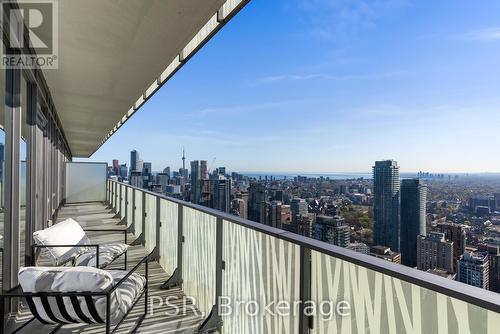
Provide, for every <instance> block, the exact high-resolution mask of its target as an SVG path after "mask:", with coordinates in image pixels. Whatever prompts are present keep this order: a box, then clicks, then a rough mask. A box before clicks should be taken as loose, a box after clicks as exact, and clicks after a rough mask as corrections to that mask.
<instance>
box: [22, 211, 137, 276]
mask: <svg viewBox="0 0 500 334" xmlns="http://www.w3.org/2000/svg"><path fill="white" fill-rule="evenodd" d="M85 232H120V233H123V234H124V235H125V239H124V241H125V243H123V244H122V243H112V244H104V245H97V244H92V243H91V242H90V239H89V238H88V237H87V235H86V234H85ZM33 239H34V240H35V244H34V245H33V246H32V259H33V265H36V258H37V253H38V251H39V250H45V251H46V252H45V253H47V254H48V256H49V258H50V262H51V264H52V266H63V265H68V264H70V265H73V266H91V267H96V268H101V269H103V268H105V267H107V266H108V265H109V264H111V263H112V262H113V261H115V260H116V259H117V258H119V257H120V256H121V255H124V257H125V269H127V250H128V247H129V246H128V245H127V230H126V229H83V228H82V227H81V226H80V224H78V223H77V222H76V221H75V220H73V219H71V218H69V219H66V220H64V221H62V222H60V223H58V224H55V225H53V226H51V227H49V228H46V229H44V230H41V231H36V232H35V233H33Z"/></svg>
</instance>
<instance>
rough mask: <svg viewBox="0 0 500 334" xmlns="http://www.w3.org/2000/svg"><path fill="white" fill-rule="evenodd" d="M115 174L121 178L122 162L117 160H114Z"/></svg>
mask: <svg viewBox="0 0 500 334" xmlns="http://www.w3.org/2000/svg"><path fill="white" fill-rule="evenodd" d="M113 173H114V174H115V175H117V176H120V162H119V161H118V160H116V159H114V160H113Z"/></svg>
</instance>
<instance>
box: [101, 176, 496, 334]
mask: <svg viewBox="0 0 500 334" xmlns="http://www.w3.org/2000/svg"><path fill="white" fill-rule="evenodd" d="M107 189H108V192H107V194H108V201H109V203H110V204H111V205H112V207H113V209H114V210H115V211H116V212H117V214H119V215H120V217H121V218H122V219H123V220H125V221H126V223H127V225H129V226H130V228H131V229H132V230H133V231H134V233H135V235H136V237H137V238H138V240H139V241H140V242H142V243H143V244H144V246H145V247H146V248H147V249H148V250H150V251H153V250H156V254H157V259H158V261H159V263H160V265H161V266H162V268H163V269H164V270H165V271H166V272H167V273H168V274H170V275H172V278H171V279H170V281H169V282H167V283H168V284H171V285H177V286H182V289H183V292H184V293H185V294H186V295H187V296H189V297H191V298H192V299H193V300H194V301H195V304H196V306H197V307H198V309H199V310H201V311H202V312H204V313H205V315H206V316H207V318H211V319H212V320H213V319H215V322H214V323H215V324H217V326H220V325H221V324H222V328H221V330H222V332H223V333H231V334H232V333H318V334H319V333H321V334H323V333H394V334H399V333H473V334H493V333H498V328H500V313H499V312H500V297H499V295H498V294H495V293H492V292H490V291H486V290H482V289H478V288H474V287H471V286H467V285H464V284H462V283H459V282H456V281H452V280H448V279H445V278H442V277H438V276H435V275H432V274H429V273H426V272H422V271H417V270H414V269H411V268H408V267H404V266H401V265H397V264H394V263H390V262H387V261H384V260H381V259H377V258H373V257H370V256H368V255H364V254H360V253H356V252H353V251H350V250H347V249H344V248H339V247H336V246H333V245H330V244H326V243H322V242H319V241H316V240H313V239H309V238H306V237H302V236H299V235H295V234H292V233H289V232H286V231H283V230H278V229H274V228H270V227H268V226H265V225H262V224H258V223H254V222H251V221H247V220H243V219H240V218H239V217H235V216H231V215H228V214H226V213H223V212H219V211H215V210H213V209H209V208H205V207H201V206H198V205H195V204H191V203H187V202H184V201H180V200H177V199H172V198H167V197H164V196H162V195H158V194H155V193H151V192H148V191H144V190H141V189H137V188H134V187H131V186H129V185H126V184H123V183H118V182H116V181H113V180H108V181H107ZM168 284H167V285H168ZM219 329H220V328H219Z"/></svg>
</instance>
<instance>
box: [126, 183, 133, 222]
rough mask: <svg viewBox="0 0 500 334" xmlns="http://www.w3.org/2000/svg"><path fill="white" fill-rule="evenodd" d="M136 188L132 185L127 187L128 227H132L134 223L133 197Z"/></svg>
mask: <svg viewBox="0 0 500 334" xmlns="http://www.w3.org/2000/svg"><path fill="white" fill-rule="evenodd" d="M133 194H134V189H132V188H131V187H127V201H128V204H127V227H130V226H131V225H132V222H133V220H134V216H133V215H134V206H133V203H132V197H133V196H134V195H133Z"/></svg>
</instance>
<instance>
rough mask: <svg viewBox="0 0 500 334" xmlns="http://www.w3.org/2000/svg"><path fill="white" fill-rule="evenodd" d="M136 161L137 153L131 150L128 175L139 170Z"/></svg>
mask: <svg viewBox="0 0 500 334" xmlns="http://www.w3.org/2000/svg"><path fill="white" fill-rule="evenodd" d="M137 161H139V152H137V151H136V150H133V151H131V152H130V173H129V174H132V172H137V171H139V172H140V170H138V169H137Z"/></svg>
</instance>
